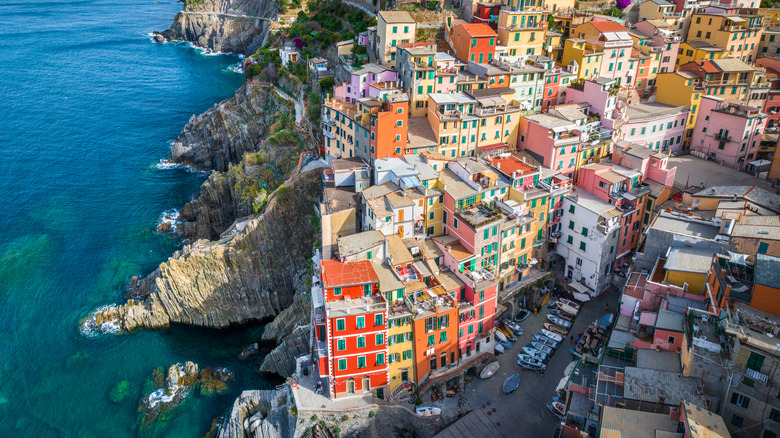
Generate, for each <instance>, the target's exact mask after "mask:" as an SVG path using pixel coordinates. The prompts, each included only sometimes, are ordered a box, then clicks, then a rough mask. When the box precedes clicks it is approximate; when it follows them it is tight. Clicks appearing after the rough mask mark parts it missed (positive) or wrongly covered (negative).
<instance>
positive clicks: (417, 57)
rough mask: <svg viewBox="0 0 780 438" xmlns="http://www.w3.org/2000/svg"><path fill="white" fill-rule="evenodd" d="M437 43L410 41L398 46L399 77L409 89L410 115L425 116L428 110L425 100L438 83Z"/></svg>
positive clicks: (397, 63)
mask: <svg viewBox="0 0 780 438" xmlns="http://www.w3.org/2000/svg"><path fill="white" fill-rule="evenodd" d="M435 47H436V46H435V45H431V44H428V43H409V44H404V45H402V46H398V47H396V50H397V52H396V65H397V70H398V78H399V79H400V80H401V81H402V82H403V83H404V88H406V89H407V90H409V114H410V117H425V114H426V113H427V112H428V108H426V105H425V102H426V101H427V100H428V93H433V91H434V88H435V84H436V64H434V62H433V58H434V56H435V55H436V49H435Z"/></svg>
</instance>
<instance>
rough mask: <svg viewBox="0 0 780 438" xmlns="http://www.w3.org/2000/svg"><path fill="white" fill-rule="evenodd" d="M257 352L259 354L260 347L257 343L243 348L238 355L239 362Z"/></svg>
mask: <svg viewBox="0 0 780 438" xmlns="http://www.w3.org/2000/svg"><path fill="white" fill-rule="evenodd" d="M282 313H284V312H282ZM259 352H260V346H259V345H257V342H255V343H254V344H252V345H250V346H248V347H246V348H244V350H243V351H242V352H241V354H239V355H238V358H239V359H241V360H246V359H248V358H250V357H252V356H254V355H256V354H257V353H259Z"/></svg>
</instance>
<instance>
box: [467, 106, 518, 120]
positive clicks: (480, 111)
mask: <svg viewBox="0 0 780 438" xmlns="http://www.w3.org/2000/svg"><path fill="white" fill-rule="evenodd" d="M520 110H521V108H520V107H519V106H517V105H513V104H506V105H499V106H491V107H487V108H485V107H479V108H477V109H476V111H475V112H474V114H476V115H477V116H480V117H482V116H494V115H498V114H504V113H508V112H514V111H520Z"/></svg>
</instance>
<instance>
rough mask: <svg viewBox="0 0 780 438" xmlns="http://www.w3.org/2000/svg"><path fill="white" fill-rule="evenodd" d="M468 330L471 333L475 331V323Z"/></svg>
mask: <svg viewBox="0 0 780 438" xmlns="http://www.w3.org/2000/svg"><path fill="white" fill-rule="evenodd" d="M468 331H469V334H472V333H474V324H472V325H470V326H469V330H468Z"/></svg>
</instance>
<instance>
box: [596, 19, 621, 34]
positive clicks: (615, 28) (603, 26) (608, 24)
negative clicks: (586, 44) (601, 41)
mask: <svg viewBox="0 0 780 438" xmlns="http://www.w3.org/2000/svg"><path fill="white" fill-rule="evenodd" d="M590 24H592V25H593V27H595V28H596V30H598V31H599V32H627V31H628V29H627V28H626V27H625V26H623V25H622V24H620V23H617V22H615V21H612V20H608V21H591V22H590Z"/></svg>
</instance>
